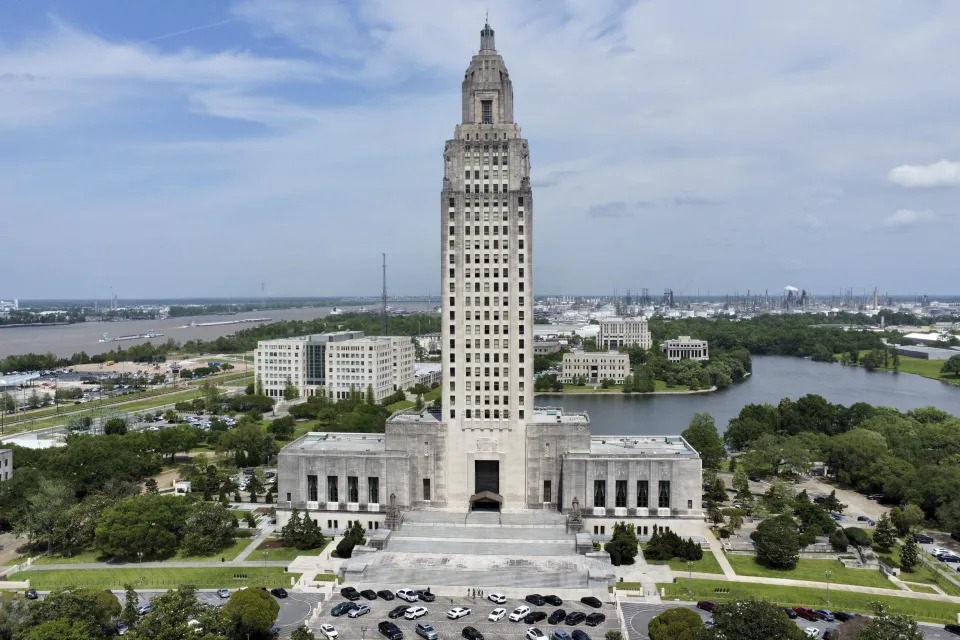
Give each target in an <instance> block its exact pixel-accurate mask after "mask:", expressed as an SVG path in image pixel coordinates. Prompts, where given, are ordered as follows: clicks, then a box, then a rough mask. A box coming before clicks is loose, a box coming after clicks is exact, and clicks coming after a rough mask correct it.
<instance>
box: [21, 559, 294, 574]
mask: <svg viewBox="0 0 960 640" xmlns="http://www.w3.org/2000/svg"><path fill="white" fill-rule="evenodd" d="M288 564H289V563H288V562H283V561H278V560H268V561H267V562H264V561H263V560H260V561H259V562H257V561H255V560H248V561H238V560H229V561H227V562H216V561H213V560H198V561H195V562H189V561H176V562H144V563H143V564H142V565H141V564H140V563H139V562H75V563H64V564H34V565H31V566H30V568H29V569H27V571H64V570H70V569H138V568H140V567H141V566H142V567H143V568H144V569H194V568H204V567H206V568H211V567H254V568H255V567H263V566H267V567H285V566H287V565H288ZM14 575H16V574H14Z"/></svg>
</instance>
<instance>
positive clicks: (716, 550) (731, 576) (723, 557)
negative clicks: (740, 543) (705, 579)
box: [703, 527, 737, 580]
mask: <svg viewBox="0 0 960 640" xmlns="http://www.w3.org/2000/svg"><path fill="white" fill-rule="evenodd" d="M703 537H704V538H706V540H707V544H708V545H710V551H712V552H713V555H714V557H715V558H716V559H717V562H718V563H719V564H720V568H721V569H723V575H724V576H726V577H727V579H728V580H735V579H736V577H737V572H736V571H734V570H733V566H731V564H730V561H729V560H727V554H726V553H724V552H723V545H722V544H720V541H719V540H717V538H716V536H714V535H713V531H711V530H710V529H709V528H708V527H704V530H703ZM711 575H713V574H711Z"/></svg>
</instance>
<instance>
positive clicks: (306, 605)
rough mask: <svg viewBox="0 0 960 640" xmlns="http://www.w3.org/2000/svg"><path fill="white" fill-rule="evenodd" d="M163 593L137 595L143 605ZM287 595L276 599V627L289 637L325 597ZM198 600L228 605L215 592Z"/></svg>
mask: <svg viewBox="0 0 960 640" xmlns="http://www.w3.org/2000/svg"><path fill="white" fill-rule="evenodd" d="M115 593H116V594H117V595H118V597H120V601H121V603H122V602H123V593H122V592H115ZM162 593H163V592H162V591H138V592H137V595H139V596H140V604H141V605H143V604H147V603H148V602H150V600H152V599H153V598H155V597H157V596H159V595H161V594H162ZM287 593H288V594H289V596H288V597H286V598H275V600H276V601H277V603H278V604H279V605H280V613H279V614H277V621H276V623H275V626H277V627H279V628H280V632H281V634H282V635H284V636H286V635H289V634H290V633H291V632H293V631H294V630H295V629H296V628H297V627H299V626H300V625H301V624H303V622H304V621H305V620H307V619H308V618H309V617H310V616H311V615H312V614H313V611H314V609H316V607H317V606H318V605H319V604H320V602H321V600H322V599H323V596H321V595H320V594H316V593H294V592H292V591H288V592H287ZM197 599H198V600H199V601H200V602H202V603H204V604H207V605H210V606H215V607H222V606H223V605H225V604H226V603H227V600H226V598H220V597H219V596H217V594H216V593H215V592H213V591H201V592H199V593H198V594H197Z"/></svg>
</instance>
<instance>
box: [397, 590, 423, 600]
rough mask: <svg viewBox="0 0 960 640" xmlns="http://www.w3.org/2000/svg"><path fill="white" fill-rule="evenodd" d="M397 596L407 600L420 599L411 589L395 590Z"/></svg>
mask: <svg viewBox="0 0 960 640" xmlns="http://www.w3.org/2000/svg"><path fill="white" fill-rule="evenodd" d="M397 597H398V598H400V599H401V600H406V601H407V602H416V601H417V600H419V599H420V598H418V597H417V594H416V593H415V592H414V590H413V589H400V591H397Z"/></svg>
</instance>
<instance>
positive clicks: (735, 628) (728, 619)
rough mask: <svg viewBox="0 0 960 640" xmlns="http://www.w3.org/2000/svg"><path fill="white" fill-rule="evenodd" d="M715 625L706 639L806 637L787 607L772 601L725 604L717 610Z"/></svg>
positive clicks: (784, 639) (790, 639) (785, 639)
mask: <svg viewBox="0 0 960 640" xmlns="http://www.w3.org/2000/svg"><path fill="white" fill-rule="evenodd" d="M713 622H714V626H713V627H712V628H711V629H710V630H708V631H707V633H706V635H705V636H702V637H705V638H709V639H711V640H721V639H724V638H737V639H738V640H772V639H773V638H776V639H777V640H804V639H805V638H806V635H805V634H804V633H803V631H801V630H800V627H798V626H797V625H796V624H795V623H794V622H793V621H792V620H790V618H788V617H787V614H786V613H784V611H783V609H782V608H780V607H779V606H777V605H776V604H774V603H772V602H763V601H760V600H755V599H749V600H738V601H736V602H729V603H721V604H719V605H717V607H716V608H715V609H714V610H713Z"/></svg>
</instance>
